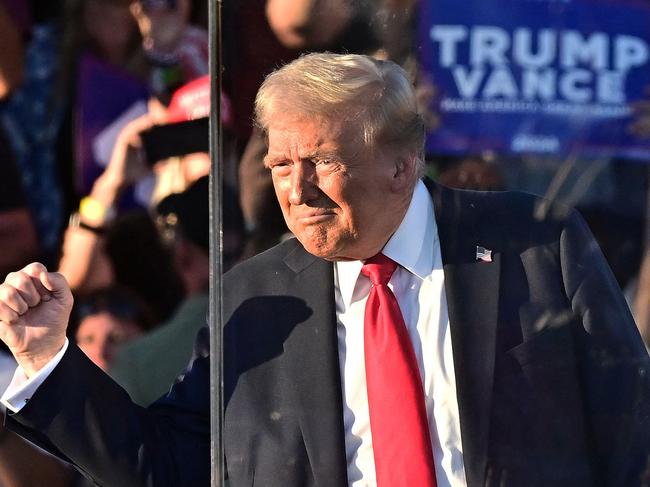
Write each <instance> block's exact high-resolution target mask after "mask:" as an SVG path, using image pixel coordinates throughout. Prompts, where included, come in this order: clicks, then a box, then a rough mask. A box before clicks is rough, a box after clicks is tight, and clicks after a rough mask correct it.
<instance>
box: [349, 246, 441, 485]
mask: <svg viewBox="0 0 650 487" xmlns="http://www.w3.org/2000/svg"><path fill="white" fill-rule="evenodd" d="M396 268H397V263H396V262H394V261H392V260H391V259H389V258H388V257H386V256H385V255H383V254H377V255H375V256H374V257H371V258H370V259H368V260H366V262H365V264H364V266H363V268H362V269H361V272H362V273H363V274H364V275H365V276H367V277H368V278H370V281H371V282H372V289H371V290H370V295H369V296H368V301H367V303H366V311H365V318H364V340H365V343H364V352H365V360H366V381H367V387H368V407H369V410H370V430H371V432H372V449H373V453H374V457H375V470H376V472H377V486H378V487H402V486H403V487H435V485H436V476H435V467H434V465H433V451H432V448H431V439H430V436H429V425H428V421H427V412H426V408H425V405H424V391H423V387H422V382H421V380H420V372H419V369H418V363H417V360H416V358H415V352H414V351H413V345H412V344H411V339H410V338H409V334H408V332H407V330H406V325H405V323H404V318H403V317H402V312H401V311H400V309H399V304H398V303H397V299H396V298H395V295H394V294H393V292H392V291H391V290H390V288H389V287H388V281H390V278H391V276H392V275H393V272H395V269H396Z"/></svg>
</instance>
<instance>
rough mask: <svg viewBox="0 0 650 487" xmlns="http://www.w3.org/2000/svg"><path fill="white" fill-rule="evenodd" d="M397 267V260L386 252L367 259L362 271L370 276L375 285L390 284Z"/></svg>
mask: <svg viewBox="0 0 650 487" xmlns="http://www.w3.org/2000/svg"><path fill="white" fill-rule="evenodd" d="M395 269H397V262H395V261H394V260H392V259H390V258H388V257H386V256H385V255H384V254H377V255H374V256H372V257H370V258H369V259H367V260H366V262H365V264H363V267H362V268H361V273H362V274H363V275H364V276H366V277H368V279H370V282H372V284H373V285H374V286H379V285H380V284H384V285H386V284H388V281H390V278H391V276H392V275H393V272H395Z"/></svg>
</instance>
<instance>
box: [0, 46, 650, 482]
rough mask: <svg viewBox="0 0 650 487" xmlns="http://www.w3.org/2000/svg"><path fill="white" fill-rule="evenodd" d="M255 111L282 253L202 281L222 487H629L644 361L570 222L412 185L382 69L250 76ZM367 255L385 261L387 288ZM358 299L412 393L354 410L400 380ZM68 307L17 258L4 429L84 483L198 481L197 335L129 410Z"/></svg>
mask: <svg viewBox="0 0 650 487" xmlns="http://www.w3.org/2000/svg"><path fill="white" fill-rule="evenodd" d="M256 108H257V118H258V122H259V124H260V126H261V127H262V129H263V130H264V131H265V132H266V134H267V137H268V143H269V152H268V155H267V157H266V159H265V163H266V165H267V166H268V167H269V168H270V170H271V173H272V176H273V181H274V186H275V190H276V195H277V197H278V201H279V203H280V206H281V208H282V211H283V214H284V216H285V219H286V221H287V224H288V226H289V228H290V229H291V231H292V232H293V234H294V235H295V236H296V239H290V240H288V241H286V242H284V243H283V244H281V245H279V246H277V247H275V248H273V249H271V250H270V251H268V252H265V253H263V254H261V255H259V256H257V257H255V258H253V259H250V260H249V261H247V262H245V263H243V264H241V265H240V266H237V267H236V268H235V269H233V270H232V271H231V272H229V273H228V274H227V275H226V276H224V283H223V289H224V315H225V318H226V327H225V330H224V337H225V352H224V353H225V356H224V362H225V397H226V411H225V424H224V440H225V455H226V462H227V470H228V476H229V482H230V484H229V485H230V486H231V487H238V486H249V485H260V486H278V487H287V486H345V485H353V486H361V485H379V486H381V487H384V486H388V487H393V486H401V485H418V486H425V485H427V486H431V485H435V484H436V483H437V485H438V486H439V487H443V486H445V487H446V486H453V487H457V486H465V485H466V486H469V487H479V486H516V487H519V486H585V487H587V486H590V487H591V486H595V485H606V486H621V487H623V486H625V487H628V486H636V485H639V486H640V485H645V483H647V482H648V478H647V470H648V468H649V467H648V465H649V460H648V459H649V454H650V448H649V442H650V425H649V421H650V406H649V405H650V400H649V398H648V394H649V388H648V372H650V370H649V368H648V355H647V352H646V351H645V348H644V347H643V344H642V342H641V340H640V337H639V334H638V331H637V330H636V327H635V325H634V322H633V321H632V318H631V317H630V314H629V312H628V310H627V306H626V304H625V302H624V300H623V298H622V297H621V294H620V291H619V290H618V288H617V286H616V283H615V281H614V279H613V277H612V275H611V272H610V271H609V269H608V267H607V265H606V263H605V261H604V259H603V257H602V255H601V254H600V251H599V250H598V248H597V246H596V245H595V243H594V241H593V238H592V237H591V235H590V233H589V231H588V230H587V228H586V226H585V224H584V223H583V221H582V220H581V219H580V217H579V216H578V215H577V214H576V213H575V212H573V211H571V210H567V209H564V208H561V207H557V206H554V205H551V204H549V203H548V202H545V201H542V200H540V199H538V198H535V197H533V196H530V195H525V194H518V193H481V192H466V191H459V190H451V189H448V188H444V187H441V186H439V185H437V184H435V183H433V182H431V181H427V180H424V182H423V181H422V180H420V177H421V172H422V154H421V152H422V146H423V136H424V135H423V128H422V121H421V119H420V117H419V115H418V114H417V109H416V105H415V99H414V96H413V92H412V90H411V87H410V85H409V83H408V81H407V78H406V75H405V73H404V72H403V71H402V70H401V69H400V68H398V67H397V66H395V65H394V64H392V63H387V62H380V61H375V60H372V59H370V58H367V57H364V56H338V55H330V54H314V55H309V56H304V57H302V58H300V59H299V60H297V61H294V62H293V63H291V64H289V65H287V66H285V67H284V68H282V69H281V70H279V71H277V72H276V73H274V74H273V75H271V76H270V77H269V78H267V80H266V81H265V83H264V85H263V87H262V88H261V90H260V93H259V94H258V98H257V107H256ZM378 254H381V255H382V256H383V257H382V258H381V259H380V260H381V262H384V263H385V262H386V260H388V261H393V262H397V265H396V267H395V264H393V267H392V268H391V272H392V275H391V276H390V283H389V284H388V285H387V286H386V285H385V284H386V282H387V281H385V282H384V281H382V282H379V281H376V280H375V279H376V276H375V277H373V276H374V274H372V270H371V269H372V266H373V265H377V266H379V264H376V263H377V262H379V261H378V260H377V256H378ZM382 259H383V260H382ZM381 265H384V264H381ZM381 272H383V271H381ZM381 272H380V273H381ZM367 276H368V277H367ZM371 281H372V286H371ZM387 288H388V289H390V291H387ZM378 296H380V298H377V297H378ZM391 296H392V298H391ZM375 298H377V299H379V301H380V303H381V304H380V305H379V308H378V309H379V310H380V311H379V316H384V315H383V314H382V313H383V312H385V311H386V309H387V308H386V307H387V306H388V307H390V306H391V305H390V304H386V303H389V301H390V300H391V299H393V298H394V299H393V300H394V301H395V302H397V303H398V314H399V317H397V318H395V314H390V313H393V311H394V310H395V308H394V307H393V308H391V312H390V313H388V314H390V316H391V319H390V320H392V322H393V325H394V326H395V329H397V328H398V324H397V322H398V321H400V320H401V322H402V323H403V324H401V327H402V328H401V329H402V330H406V333H405V334H404V332H403V331H402V335H400V336H401V337H407V338H405V339H402V340H401V341H399V347H400V348H404V350H406V352H405V353H404V354H403V355H400V357H409V358H408V360H409V361H410V362H411V363H410V365H409V366H408V367H411V366H414V367H416V368H415V369H413V368H410V369H409V370H410V371H411V373H412V374H414V375H415V377H417V379H416V382H417V384H418V386H417V387H416V389H418V390H417V391H415V390H409V391H410V392H409V393H408V394H404V395H403V396H402V397H399V398H397V399H398V401H401V402H397V403H395V399H396V398H395V397H394V391H395V390H399V391H402V390H406V389H403V387H404V385H403V384H401V383H396V381H392V382H388V383H384V384H381V382H380V385H381V386H380V387H379V396H377V388H373V389H372V391H374V392H371V384H373V385H375V384H377V382H376V381H377V380H379V381H381V378H382V376H386V377H388V376H390V377H394V376H393V375H392V374H393V372H394V370H393V369H400V370H401V368H402V364H400V363H398V362H393V355H392V354H391V353H392V352H393V351H394V349H395V347H397V345H393V343H397V342H390V343H391V345H390V347H389V348H388V349H382V350H381V353H380V360H378V361H377V360H376V361H372V360H368V356H369V355H368V354H369V353H370V354H372V353H374V352H373V351H369V350H368V348H369V344H370V343H372V344H373V346H374V344H375V342H374V341H373V340H374V339H375V337H374V336H373V335H372V334H368V329H369V328H370V327H372V326H375V325H376V324H377V322H381V321H382V319H383V318H381V317H380V318H376V316H377V315H376V314H373V313H375V311H376V309H377V308H373V306H374V304H373V303H376V299H375ZM382 299H383V300H384V301H381V300H382ZM373 300H374V301H373ZM70 305H71V296H70V293H69V290H68V288H67V286H66V285H65V282H64V281H63V279H62V278H61V277H60V276H58V275H57V274H52V273H47V272H46V270H45V269H44V268H43V267H42V266H40V265H38V264H33V265H31V266H28V267H27V268H25V269H23V270H22V271H20V272H18V273H16V274H12V275H11V276H9V278H8V279H7V281H6V282H5V284H3V285H2V286H1V287H0V319H2V323H0V336H1V337H2V338H3V340H4V341H5V342H6V343H7V344H8V345H9V346H10V348H11V349H12V351H13V353H14V355H15V356H16V358H17V360H18V361H19V363H20V364H21V367H22V368H21V370H20V371H19V372H18V373H17V376H16V377H15V378H14V384H13V385H12V386H10V388H9V390H8V391H7V392H6V393H5V395H4V396H3V402H4V403H5V404H7V405H8V407H9V409H10V410H11V411H13V414H11V415H10V416H9V418H8V427H10V428H12V429H14V430H15V431H18V432H19V433H21V434H23V435H25V436H27V437H28V438H30V439H31V440H32V441H35V442H37V443H39V444H40V445H41V446H43V447H45V448H47V449H48V450H50V451H52V452H54V453H55V454H57V455H60V456H62V457H63V458H65V459H67V460H69V461H71V462H73V463H75V464H76V465H77V466H78V467H79V468H80V469H81V470H83V471H84V472H87V473H88V474H89V475H91V476H92V477H93V478H95V479H96V481H97V483H98V484H99V485H115V486H117V485H119V486H131V485H134V486H136V485H137V486H140V485H149V486H160V485H169V486H175V487H178V486H195V485H207V483H208V478H209V437H208V420H209V398H208V358H207V337H206V335H205V333H203V334H199V338H198V340H197V353H196V359H195V360H194V361H193V363H192V365H191V366H190V368H189V369H188V371H186V373H185V374H184V376H183V377H182V378H181V379H180V380H179V381H178V382H177V383H176V384H175V385H174V387H173V388H172V390H171V392H170V393H169V394H168V395H167V396H165V397H163V398H162V399H161V400H159V401H158V402H157V403H155V404H154V405H152V406H151V407H150V408H148V409H146V410H145V409H141V408H138V407H137V406H135V405H133V404H132V403H131V401H130V400H129V398H128V396H127V395H126V393H124V391H123V390H121V389H120V388H119V387H118V386H116V385H115V384H114V383H113V382H112V381H111V380H110V379H108V378H107V377H106V376H104V375H102V374H101V373H100V371H98V370H97V369H96V368H94V367H93V366H92V365H91V364H89V362H88V361H87V360H86V359H85V358H84V357H83V355H82V354H81V353H80V352H79V350H78V349H77V348H76V347H74V346H67V344H66V343H65V339H64V335H63V333H64V330H65V326H66V321H67V315H68V313H69V308H70ZM369 315H372V316H373V318H370V319H369V318H368V316H369ZM390 320H389V321H390ZM364 357H365V360H364ZM384 358H385V362H386V363H389V364H390V367H389V368H386V369H381V370H380V373H379V374H377V373H376V370H375V368H376V367H377V366H379V367H381V365H382V363H381V362H383V361H384V360H383V359H384ZM405 360H406V359H405ZM413 364H415V365H413ZM408 367H407V368H408ZM414 370H415V372H413V371H414ZM21 374H22V376H21ZM44 376H45V378H44ZM411 377H413V375H411ZM21 382H23V384H21ZM411 392H413V394H411ZM391 401H392V402H391ZM418 401H419V403H418ZM387 403H390V404H397V405H398V406H397V407H393V409H392V410H389V411H388V413H390V414H389V415H386V411H385V409H386V408H384V410H382V408H381V406H382V404H387ZM378 407H379V409H378ZM378 411H381V412H378ZM381 414H384V415H383V416H381ZM414 415H416V416H418V420H417V421H414V420H413V416H414ZM378 417H379V418H381V420H380V421H377V418H378ZM395 418H396V419H397V421H394V420H395ZM386 424H391V425H397V427H396V428H395V427H394V426H393V427H394V429H392V430H390V434H389V440H390V441H388V442H382V441H380V437H381V438H383V436H381V435H385V431H386V430H385V429H382V428H384V427H385V425H386ZM413 424H416V426H415V427H414V426H412V425H413ZM418 427H419V428H421V429H420V430H419V431H417V434H413V435H412V436H410V437H407V438H406V440H407V441H406V442H405V443H399V441H400V434H401V430H402V429H407V428H418ZM380 431H381V433H379V432H380ZM409 431H415V430H411V429H409ZM402 436H403V435H402ZM416 436H417V437H418V438H420V437H421V438H426V440H427V441H425V442H423V443H421V444H419V445H420V446H419V447H418V448H417V449H416V450H414V449H413V445H412V444H411V442H410V439H411V438H412V439H413V443H415V438H416ZM403 439H404V438H402V440H403ZM391 443H395V444H396V445H397V448H396V449H393V450H390V449H391V448H392V447H393V446H394V445H391ZM420 447H421V448H420ZM386 448H388V450H390V453H389V454H388V455H387V454H386V451H387V450H386ZM420 450H421V451H420ZM401 451H406V452H408V455H406V457H408V458H404V456H400V452H401ZM414 457H417V458H418V459H423V461H422V463H420V464H417V465H416V466H413V467H412V468H411V466H410V465H411V464H410V463H409V462H410V461H411V460H412V458H414ZM397 465H400V466H399V467H396V466H397ZM404 465H407V467H403V466H404ZM414 471H417V472H418V473H417V474H416V475H419V474H420V473H421V472H424V473H422V477H413V476H412V475H413V472H414ZM413 478H421V479H422V480H421V481H419V480H412V479H413ZM386 479H389V480H386ZM406 479H410V480H406Z"/></svg>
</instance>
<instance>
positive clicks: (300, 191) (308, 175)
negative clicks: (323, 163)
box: [289, 162, 318, 205]
mask: <svg viewBox="0 0 650 487" xmlns="http://www.w3.org/2000/svg"><path fill="white" fill-rule="evenodd" d="M314 178H315V171H314V168H313V167H311V165H310V164H307V163H303V162H299V163H297V164H294V166H293V170H292V171H291V177H290V180H289V184H290V185H291V186H290V188H289V203H291V204H292V205H302V204H305V203H307V202H308V201H310V200H312V199H314V198H316V197H318V187H317V186H316V184H315V181H314Z"/></svg>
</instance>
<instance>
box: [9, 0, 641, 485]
mask: <svg viewBox="0 0 650 487" xmlns="http://www.w3.org/2000/svg"><path fill="white" fill-rule="evenodd" d="M207 2H208V0H42V1H39V0H31V1H30V0H0V43H1V45H2V46H3V47H2V49H1V50H0V171H1V174H0V278H2V279H4V277H5V275H6V274H7V273H8V272H10V271H12V270H16V269H19V268H21V267H22V266H23V265H25V264H27V263H29V262H31V261H33V260H39V261H42V262H44V263H45V264H46V265H48V267H50V268H53V269H58V270H59V271H60V272H62V273H63V274H64V275H65V276H66V278H67V279H68V281H69V282H70V284H71V286H72V288H73V291H74V294H75V299H76V304H75V309H74V312H73V319H72V323H71V327H70V330H69V334H70V339H71V340H75V341H76V342H77V343H78V344H79V345H80V346H81V347H82V349H83V350H84V351H85V352H86V353H87V354H88V355H89V357H91V359H92V360H93V361H94V362H95V363H96V364H97V365H98V366H99V367H100V368H102V369H103V370H105V371H106V372H108V373H109V374H111V375H112V376H113V377H114V378H115V379H116V380H118V381H119V382H120V383H121V384H122V385H123V386H124V387H125V388H126V389H127V391H128V392H129V393H130V394H131V395H132V397H133V398H134V399H135V400H136V401H137V402H139V403H140V404H143V405H147V404H148V403H150V402H151V401H153V400H154V399H156V398H157V397H158V396H160V395H161V394H163V393H164V392H165V391H166V390H167V389H168V387H169V385H170V384H171V383H172V382H173V380H174V377H175V376H176V375H177V372H178V370H181V369H182V368H183V367H184V366H185V364H187V362H188V360H189V359H190V356H191V353H192V343H193V340H194V335H195V333H196V331H197V330H198V329H199V328H200V326H201V325H202V324H203V323H205V316H206V314H207V309H208V300H207V290H208V284H209V282H208V271H209V269H208V193H207V191H208V185H207V177H206V175H207V174H208V172H209V167H210V162H209V158H208V155H207V147H208V125H207V116H208V113H209V96H210V93H209V80H208V78H207V73H208V34H207V23H208V19H207ZM648 25H650V3H649V2H647V1H646V0H609V1H607V0H466V1H465V2H457V1H454V0H419V1H418V0H247V1H245V2H242V1H240V2H237V1H234V0H224V1H223V27H222V38H223V39H222V40H223V55H224V69H223V80H222V81H223V94H222V95H223V106H222V118H223V119H222V122H223V126H224V140H223V144H224V146H223V153H224V158H223V160H222V161H221V166H220V170H222V171H223V176H224V183H225V188H224V203H223V204H224V266H225V268H229V267H230V266H232V265H233V264H235V263H236V262H237V261H239V260H241V259H245V258H247V257H250V256H252V255H254V254H256V253H258V252H260V251H262V250H265V249H266V248H269V247H270V246H272V245H275V244H276V243H278V242H279V241H280V240H281V239H283V238H287V237H288V235H287V229H286V227H285V225H284V222H283V219H282V216H281V213H280V210H279V207H278V206H277V203H276V202H275V197H274V194H273V189H272V185H271V180H270V174H269V173H268V172H267V170H266V169H264V167H263V165H262V157H263V156H264V154H265V143H264V139H263V137H262V136H261V134H260V133H259V132H258V130H257V129H256V128H255V127H253V125H252V112H253V100H254V97H255V93H256V91H257V88H258V87H259V85H260V84H261V82H262V80H263V79H264V76H265V75H266V74H268V73H269V72H270V71H272V70H273V69H274V68H275V67H278V66H280V65H282V64H283V63H286V62H288V61H291V60H293V59H295V58H296V57H298V56H299V55H300V54H301V53H304V52H310V51H331V52H350V53H363V54H370V55H373V56H376V57H378V58H381V59H390V60H393V61H395V62H397V63H399V64H400V65H402V66H403V67H404V68H405V69H406V70H407V72H408V73H409V74H410V75H411V76H412V80H413V83H414V85H415V88H416V92H417V95H418V100H419V102H420V106H421V111H422V114H423V116H424V117H425V120H426V122H427V127H428V137H427V146H426V153H427V160H426V163H427V165H426V167H427V175H428V176H429V177H431V178H434V179H436V180H438V181H440V182H441V183H443V184H445V185H449V186H454V187H461V188H468V189H478V190H497V191H504V190H523V191H528V192H532V193H536V194H538V195H541V196H544V197H545V198H547V200H551V201H556V202H560V203H563V204H566V205H570V206H575V207H577V208H578V209H579V210H580V211H581V213H582V214H583V216H584V217H585V218H586V220H587V222H588V224H589V226H590V228H591V230H592V232H593V233H594V235H595V237H596V239H597V241H598V242H599V244H600V245H601V248H602V250H603V252H604V254H605V257H606V258H607V260H608V261H609V263H610V266H611V267H612V270H613V272H614V274H615V276H616V278H617V280H618V282H619V284H620V286H621V288H622V289H623V290H624V292H625V295H626V297H627V299H628V303H629V305H630V309H631V310H632V312H633V314H634V316H635V319H636V320H637V325H638V326H639V329H640V331H641V334H642V336H643V337H644V340H645V341H646V344H650V251H649V243H650V226H649V225H648V221H649V213H648V206H649V205H650V197H649V193H648V172H649V168H650V166H648V163H649V162H650V65H649V63H650V30H649V29H648V28H647V26H648ZM535 211H536V212H537V214H536V216H537V217H539V218H543V217H544V212H545V211H546V207H545V206H541V207H539V208H537V209H536V210H535ZM161 352H163V353H161ZM162 357H164V360H163V359H162ZM14 367H15V364H14V363H13V361H12V359H11V358H10V357H9V355H8V354H7V353H6V350H4V349H0V388H2V389H4V387H5V385H6V384H7V383H8V381H9V380H10V378H11V375H12V373H13V369H14ZM34 466H36V467H37V468H34ZM85 482H86V480H85V479H83V478H80V477H79V476H78V474H76V473H75V472H73V471H71V470H70V469H69V468H68V467H67V466H66V465H64V464H62V463H59V462H58V461H55V460H53V459H52V458H50V457H48V456H47V455H45V454H44V453H43V452H41V451H39V450H36V449H35V448H33V447H31V446H30V445H27V444H26V443H23V442H22V440H19V439H18V438H16V437H14V436H13V435H12V434H10V433H8V432H6V431H5V430H3V429H1V428H0V487H22V486H41V485H43V486H48V487H50V486H54V487H56V486H57V485H62V486H72V485H85Z"/></svg>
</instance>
